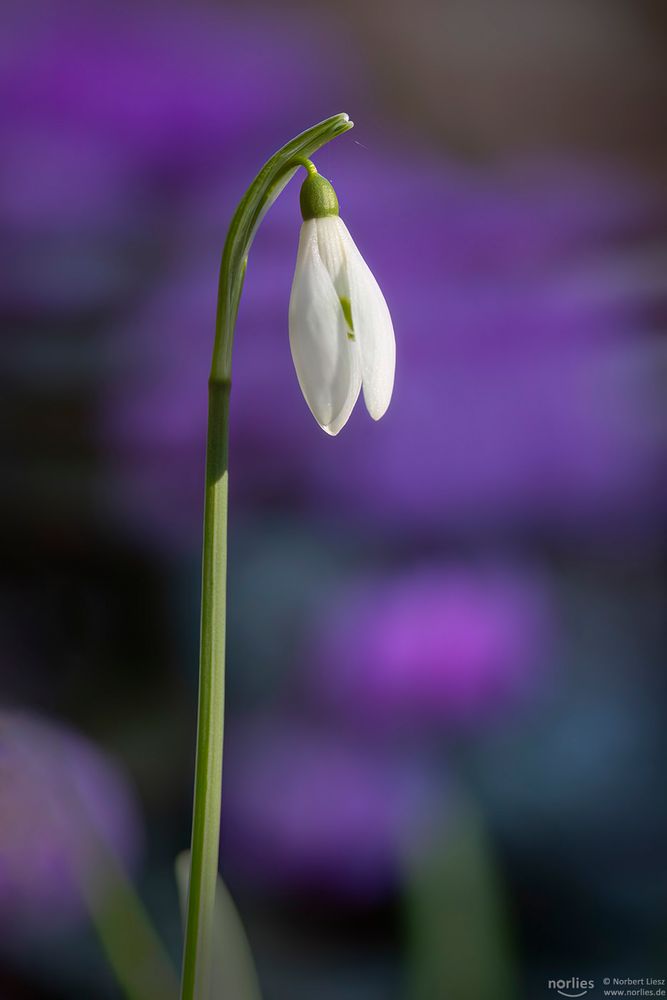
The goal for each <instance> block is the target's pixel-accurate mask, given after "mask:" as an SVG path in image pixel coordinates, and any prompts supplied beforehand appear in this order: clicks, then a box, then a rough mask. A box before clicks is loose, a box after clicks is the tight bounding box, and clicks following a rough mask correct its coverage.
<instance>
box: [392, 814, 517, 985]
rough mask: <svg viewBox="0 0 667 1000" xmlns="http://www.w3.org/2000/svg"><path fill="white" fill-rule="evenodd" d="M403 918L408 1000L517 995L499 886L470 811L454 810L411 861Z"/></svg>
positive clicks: (485, 843)
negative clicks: (406, 935)
mask: <svg viewBox="0 0 667 1000" xmlns="http://www.w3.org/2000/svg"><path fill="white" fill-rule="evenodd" d="M422 847H423V845H422ZM407 918H408V988H407V997H408V998H409V1000H513V998H514V997H516V996H517V987H516V980H515V967H514V957H513V954H512V947H511V940H510V938H511V936H510V933H509V926H508V921H507V916H506V913H505V907H504V898H503V891H502V885H501V881H500V879H499V876H498V871H497V869H496V865H495V862H494V859H493V856H492V852H491V850H490V844H489V842H488V837H487V834H486V831H485V830H484V827H483V824H482V821H481V818H480V816H479V815H478V813H477V812H476V811H475V810H474V809H473V808H471V807H469V806H468V807H466V806H461V808H460V809H459V810H458V812H457V813H454V814H453V815H452V816H451V817H450V818H449V820H448V821H447V822H445V823H444V824H443V826H442V827H441V828H440V830H439V831H437V835H435V836H433V838H432V839H431V842H430V844H429V845H427V846H426V849H425V850H424V849H422V850H421V851H420V852H419V853H418V854H416V855H415V856H414V857H413V859H412V861H411V864H410V868H409V871H408V881H407Z"/></svg>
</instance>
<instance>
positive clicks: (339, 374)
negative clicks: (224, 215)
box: [289, 219, 361, 434]
mask: <svg viewBox="0 0 667 1000" xmlns="http://www.w3.org/2000/svg"><path fill="white" fill-rule="evenodd" d="M289 335H290V347H291V349H292V358H293V360H294V367H295V368H296V373H297V376H298V379H299V385H300V386H301V391H302V392H303V394H304V396H305V399H306V402H307V403H308V406H309V407H310V409H311V412H312V414H313V416H314V417H315V419H316V420H317V422H318V424H319V425H320V427H322V428H323V429H324V430H326V431H327V433H328V434H337V433H338V431H339V430H340V429H341V427H343V425H344V424H345V423H346V422H347V419H348V417H349V416H350V413H351V412H352V407H353V406H354V404H355V402H356V400H357V397H358V395H359V389H360V387H361V364H360V359H359V350H358V347H357V344H356V342H355V341H352V340H349V339H348V336H347V325H346V323H345V317H344V315H343V310H342V308H341V304H340V300H339V298H338V294H337V292H336V289H335V288H334V285H333V282H332V280H331V277H330V276H329V273H328V271H327V269H326V267H325V266H324V263H323V261H322V258H321V257H320V253H319V250H318V245H317V229H316V225H315V220H313V219H309V220H308V221H307V222H304V223H303V225H302V227H301V236H300V238H299V252H298V255H297V261H296V269H295V271H294V281H293V283H292V294H291V297H290V306H289Z"/></svg>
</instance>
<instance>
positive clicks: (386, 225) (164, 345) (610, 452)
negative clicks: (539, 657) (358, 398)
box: [102, 133, 667, 541]
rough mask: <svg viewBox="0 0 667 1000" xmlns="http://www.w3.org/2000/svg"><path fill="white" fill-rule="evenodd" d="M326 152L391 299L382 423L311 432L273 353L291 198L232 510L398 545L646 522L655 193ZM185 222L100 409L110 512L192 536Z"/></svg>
mask: <svg viewBox="0 0 667 1000" xmlns="http://www.w3.org/2000/svg"><path fill="white" fill-rule="evenodd" d="M362 134H363V133H362ZM335 146H336V148H335V149H334V148H333V147H332V148H331V149H327V150H323V151H322V153H321V156H320V158H319V161H318V162H319V163H320V166H321V169H322V171H323V172H324V173H325V174H328V175H329V176H331V177H332V179H333V180H334V181H335V185H336V189H337V191H338V193H339V196H340V199H341V205H342V206H343V207H344V210H345V213H346V215H347V216H348V217H349V218H350V219H354V226H355V233H356V234H357V235H358V242H359V246H360V248H361V249H362V251H363V253H364V255H365V257H366V259H367V260H368V261H369V264H370V265H371V267H372V268H373V270H374V272H375V273H376V274H377V276H378V280H379V281H380V282H381V284H382V287H383V288H384V289H385V291H386V296H387V300H388V302H389V306H390V308H391V311H392V315H393V317H394V320H395V327H396V331H397V342H398V367H397V379H396V389H395V395H394V399H393V401H392V406H391V408H390V410H389V412H388V414H387V416H386V419H385V420H383V421H382V423H381V424H379V425H378V424H374V423H372V422H371V421H368V420H365V419H364V417H363V414H357V415H355V416H354V417H353V419H352V421H351V424H350V426H349V427H348V428H346V429H345V433H343V434H341V435H340V436H339V437H338V438H337V439H336V441H335V442H333V443H331V442H328V441H322V440H321V436H320V435H318V434H317V433H316V430H317V428H312V427H309V426H308V420H307V419H305V418H306V417H307V414H304V411H303V404H302V400H301V399H300V395H299V391H298V386H297V384H296V380H295V378H294V374H293V371H292V369H291V362H290V358H289V350H288V344H287V332H286V331H287V322H286V316H287V302H288V298H289V288H290V281H291V271H292V266H293V251H294V246H295V242H296V239H297V234H298V226H299V217H298V209H297V205H296V200H297V190H296V187H295V188H294V190H292V191H290V190H288V191H287V192H286V194H285V195H283V197H282V198H281V199H279V201H278V203H277V204H276V205H275V206H274V208H273V209H272V211H271V213H270V215H269V217H268V218H267V220H266V222H265V224H264V226H263V227H262V230H260V232H259V234H258V237H257V240H256V244H255V247H254V248H253V251H252V254H251V260H250V266H249V270H248V276H247V279H246V291H245V296H244V300H243V301H242V303H241V311H240V316H239V324H238V332H237V345H236V348H235V351H236V356H235V376H234V392H233V398H232V417H231V434H232V453H231V454H232V465H233V469H234V476H233V484H234V485H233V489H235V490H236V491H237V493H236V496H237V497H242V499H243V501H244V504H246V505H247V504H248V503H250V504H252V503H255V504H257V503H259V504H261V503H263V502H265V501H268V502H271V503H274V504H275V503H276V502H279V501H282V500H286V501H288V502H289V503H290V504H292V505H301V506H302V507H307V506H308V505H310V504H316V505H317V506H318V507H319V508H320V509H326V510H328V511H329V512H330V513H331V514H333V515H335V516H339V517H348V518H354V519H357V520H358V521H361V522H366V523H368V524H370V523H373V524H374V525H381V526H382V525H383V526H384V528H385V529H386V530H391V531H395V530H403V531H405V530H408V531H411V532H415V531H417V532H420V533H421V532H425V533H432V532H433V531H436V532H441V531H442V530H456V531H461V530H464V531H465V530H467V529H474V530H480V529H481V530H488V529H491V530H497V529H500V530H503V531H507V530H515V529H520V530H521V531H525V530H526V529H530V530H534V531H535V530H549V531H564V530H565V531H574V532H582V531H583V532H584V533H590V534H596V533H600V532H601V533H604V532H608V531H610V530H611V531H612V532H617V531H625V530H637V529H640V530H650V529H651V526H652V525H653V526H655V524H656V523H657V521H658V520H659V513H660V510H661V507H662V503H663V500H664V482H663V478H662V477H663V471H664V457H665V439H664V434H663V432H662V427H663V420H664V403H663V401H662V399H661V396H660V394H659V391H658V385H657V378H656V367H657V365H658V364H659V363H660V359H661V351H662V347H661V345H660V343H659V339H658V338H657V337H656V336H655V335H656V333H657V331H658V330H659V328H660V324H661V322H662V318H661V317H662V316H663V315H664V283H663V281H662V278H661V273H660V271H661V260H662V255H661V251H660V245H661V244H660V242H659V241H660V240H662V239H664V233H665V231H667V215H666V214H665V211H664V210H663V208H662V206H661V204H660V202H659V200H658V199H657V198H656V197H655V196H653V195H652V194H651V193H650V192H649V191H647V190H646V189H645V187H644V186H643V185H642V184H641V183H640V182H639V181H634V180H632V178H630V177H623V176H621V175H619V174H617V173H615V172H614V171H612V170H606V171H605V170H604V169H602V168H601V167H586V166H585V165H580V164H577V163H572V162H552V163H539V164H538V163H533V164H531V163H526V164H524V165H523V166H521V165H517V166H516V168H515V169H514V170H508V171H507V172H506V173H504V174H502V173H499V172H493V171H491V170H487V171H484V170H481V169H479V170H475V171H473V170H471V169H464V168H462V167H456V166H454V165H452V164H451V163H450V162H448V161H447V160H446V159H444V158H442V157H439V156H438V155H435V154H433V155H431V154H426V153H425V154H424V155H422V156H420V157H419V158H417V159H411V160H409V161H406V160H405V159H404V157H403V155H402V154H401V153H399V152H398V150H397V149H396V148H394V147H386V146H381V145H380V144H379V143H378V144H376V145H375V146H374V147H373V148H372V149H371V150H363V149H360V148H359V147H355V146H354V145H352V144H351V143H350V142H349V141H348V140H347V138H345V139H342V140H339V141H338V142H337V143H336V144H335ZM200 215H203V212H201V210H200ZM208 217H209V219H210V218H211V217H212V216H211V213H209V216H208ZM197 218H199V216H198V217H197ZM218 218H219V225H220V228H219V232H218V239H219V240H220V241H221V240H222V238H223V233H224V225H225V220H223V219H222V218H221V217H220V215H218ZM199 225H200V223H199V222H198V221H197V219H195V217H194V216H193V229H192V234H191V238H192V240H193V245H197V241H198V239H199V247H200V249H199V251H198V252H195V253H193V254H192V256H191V258H190V260H191V263H190V265H189V266H188V267H187V268H186V269H182V270H181V272H180V274H179V273H175V274H173V275H172V277H171V278H170V279H169V280H168V282H167V283H166V285H165V287H164V289H163V290H157V291H156V296H155V299H154V301H153V302H152V303H149V304H148V305H147V308H146V311H145V312H144V313H138V314H135V316H134V317H133V319H132V320H131V322H130V323H128V324H123V327H121V328H119V330H118V333H117V338H118V342H119V344H123V345H124V348H123V351H124V353H123V359H124V360H123V365H122V366H120V367H119V370H118V380H117V381H116V382H115V384H114V385H111V386H110V393H109V396H108V397H107V400H106V409H105V412H104V413H103V417H102V422H103V429H102V433H103V435H104V437H105V440H106V442H107V445H108V448H109V456H110V468H111V469H112V470H113V473H114V475H115V477H116V487H117V489H118V498H117V500H118V509H120V510H122V511H123V512H124V514H125V515H126V516H128V517H129V518H132V519H134V521H135V524H139V525H141V529H142V530H144V531H148V532H156V533H157V532H160V531H165V532H168V533H169V534H170V536H171V540H172V541H174V540H176V541H178V540H180V541H183V540H184V539H187V538H189V539H190V541H192V540H194V539H196V538H197V537H198V532H199V516H200V510H201V492H200V490H199V486H198V485H195V488H194V489H193V488H191V487H187V486H185V485H184V483H185V482H187V481H190V480H192V481H193V482H194V483H195V484H198V483H199V482H200V481H201V470H202V462H203V440H204V436H205V430H204V428H205V398H204V396H205V391H204V386H205V382H206V374H207V369H208V364H209V356H210V351H211V339H212V329H211V323H212V320H211V317H212V316H213V315H214V308H215V302H214V297H215V280H214V263H215V261H214V262H212V261H210V260H208V257H207V256H206V254H208V253H209V249H210V246H211V241H210V234H209V232H208V231H207V236H206V241H205V242H206V247H207V248H209V249H207V250H206V254H204V253H203V250H204V241H203V240H202V238H201V237H199V238H198V237H197V230H198V226H199ZM202 254H203V256H202ZM215 257H216V261H217V253H216V255H215ZM188 320H189V322H188ZM186 326H187V335H184V329H185V327H186ZM184 491H186V492H187V497H186V496H185V495H184ZM160 508H162V510H163V511H164V512H165V513H164V516H159V515H158V516H157V517H156V511H159V510H160ZM166 511H171V514H170V515H169V514H167V513H166ZM170 517H171V519H172V520H171V527H170V525H169V523H168V522H169V518H170ZM163 537H164V536H163Z"/></svg>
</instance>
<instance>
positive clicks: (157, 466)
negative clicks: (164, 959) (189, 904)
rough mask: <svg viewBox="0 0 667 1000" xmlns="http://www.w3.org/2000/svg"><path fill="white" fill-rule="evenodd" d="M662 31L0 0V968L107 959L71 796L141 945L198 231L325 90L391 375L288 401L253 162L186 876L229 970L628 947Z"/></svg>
mask: <svg viewBox="0 0 667 1000" xmlns="http://www.w3.org/2000/svg"><path fill="white" fill-rule="evenodd" d="M666 50H667V17H666V16H665V8H664V6H663V5H662V4H661V3H657V2H652V0H635V2H634V3H632V4H630V3H627V2H621V0H589V2H587V3H585V4H582V3H580V2H578V0H503V2H502V3H498V2H494V0H439V2H436V0H413V2H411V3H409V4H406V3H400V2H399V0H385V2H384V3H379V2H378V0H370V2H366V3H364V4H359V3H351V2H348V0H342V2H341V3H340V4H339V5H337V7H336V9H335V10H334V9H333V8H332V7H331V5H328V4H324V3H320V2H317V0H312V2H310V3H308V4H295V5H293V6H285V7H280V6H276V5H271V4H266V5H262V4H260V3H256V2H250V3H244V4H243V5H241V4H239V5H238V6H237V5H235V4H225V5H222V4H217V3H207V4H205V3H197V2H195V3H189V4H186V3H180V4H178V3H174V2H161V3H157V2H155V3H150V2H146V0H140V2H136V0H135V2H133V3H129V2H127V3H126V2H118V0H117V2H114V3H103V2H100V3H89V2H83V0H81V2H76V0H75V2H73V3H69V4H55V3H54V4H51V3H48V2H40V0H9V2H7V3H6V4H5V5H4V13H3V31H2V35H1V36H0V149H1V151H2V152H1V153H0V227H1V231H2V241H1V245H0V254H1V265H0V312H1V313H2V329H3V345H2V352H1V355H0V359H1V360H0V371H1V372H2V379H3V390H2V397H1V398H2V404H3V409H4V417H3V421H2V441H3V445H4V447H3V460H2V466H1V470H2V471H1V476H2V479H1V489H0V508H1V510H2V518H1V520H0V524H1V530H2V552H3V559H2V569H1V577H0V588H1V596H2V601H1V605H0V657H1V659H2V675H1V676H2V687H1V708H0V937H1V938H2V940H1V942H0V996H1V997H2V998H3V1000H5V998H6V1000H15V998H16V1000H23V998H38V1000H64V998H67V1000H69V998H72V1000H79V998H81V1000H90V998H93V1000H97V998H99V1000H112V998H116V997H118V996H120V995H121V994H120V992H119V988H118V987H117V986H116V984H115V981H114V977H113V975H112V973H111V971H110V969H109V967H108V965H107V963H106V961H105V958H104V955H103V953H102V950H101V949H100V946H99V944H98V942H97V939H96V936H95V933H94V930H93V928H92V925H91V922H90V920H89V918H88V917H87V916H86V911H85V907H84V906H83V904H82V903H81V900H80V899H79V898H78V893H77V889H76V885H74V884H73V883H74V882H75V881H76V880H75V878H74V875H73V873H74V872H76V870H77V859H79V858H80V857H81V856H82V853H85V847H83V846H82V838H83V840H85V837H84V833H85V828H86V824H90V821H91V819H92V820H93V821H94V825H95V827H96V829H97V831H98V833H99V832H102V833H103V835H104V838H105V839H107V840H108V842H109V843H110V844H111V846H112V847H113V848H114V850H116V852H117V853H118V854H119V856H121V857H122V858H123V860H124V862H125V863H126V865H127V867H128V869H129V870H130V871H131V872H132V874H133V877H134V879H135V882H136V885H137V887H138V890H139V893H140V895H141V898H142V900H143V902H144V904H145V906H146V907H147V909H148V911H149V913H150V915H151V917H152V919H153V921H154V923H155V925H156V927H157V929H158V931H159V934H160V935H161V937H162V939H163V940H164V942H165V945H166V947H167V949H168V951H169V952H170V954H171V956H172V958H173V961H174V962H175V963H178V962H179V960H180V921H179V913H178V902H177V896H176V889H175V885H174V879H173V862H174V858H175V856H176V855H177V853H178V852H179V851H181V850H182V849H183V848H185V847H186V846H187V844H188V841H189V833H190V809H191V794H192V775H193V763H194V731H195V712H196V684H197V646H198V615H199V565H200V537H201V519H202V480H203V458H204V435H205V419H206V412H205V411H206V379H207V373H208V365H209V359H210V352H211V347H212V334H213V324H214V311H215V295H216V282H217V271H218V266H219V258H220V253H221V249H222V244H223V241H224V237H225V232H226V226H227V224H228V222H229V219H230V217H231V213H232V212H233V209H234V207H235V205H236V203H237V202H238V200H239V198H240V197H241V195H242V194H243V192H244V190H245V188H246V187H247V185H248V184H249V182H250V180H251V179H252V177H253V176H254V173H255V172H256V171H257V169H258V168H259V167H260V166H261V164H262V163H263V162H264V160H265V159H266V158H267V157H268V156H269V155H270V154H271V153H272V152H273V151H274V149H275V148H277V147H278V146H279V145H281V144H282V143H283V142H285V141H287V140H288V139H289V138H291V137H292V136H293V135H295V134H296V133H297V132H300V131H302V130H303V129H304V128H306V127H308V126H309V125H311V124H313V123H314V122H316V121H318V120H320V119H322V118H325V117H327V116H329V115H330V114H335V113H337V112H340V111H347V112H348V113H349V114H350V116H351V117H352V118H353V119H354V120H355V122H356V127H355V129H354V131H352V132H351V133H349V134H348V135H346V136H344V137H343V138H341V139H339V140H337V141H336V142H335V143H334V144H333V145H332V146H330V147H327V148H326V149H325V150H323V151H322V152H321V153H320V154H319V155H318V156H317V157H316V158H315V159H316V163H317V165H318V167H319V168H320V170H321V171H322V172H323V173H324V174H325V175H327V176H329V177H330V179H331V180H332V181H333V183H334V184H335V186H336V189H337V191H338V195H339V199H340V203H341V214H342V215H343V218H344V219H345V221H346V223H347V225H348V226H349V228H350V230H351V232H352V234H353V236H354V237H355V239H356V241H357V243H358V245H359V247H360V249H361V251H362V253H363V254H364V256H365V257H366V259H367V260H368V262H369V264H370V266H371V268H372V269H373V271H374V272H375V274H376V276H377V278H378V280H379V282H380V284H381V286H382V287H383V290H384V292H385V295H386V298H387V301H388V303H389V306H390V309H391V311H392V315H393V318H394V325H395V329H396V335H397V344H398V364H397V380H396V389H395V395H394V400H393V402H392V405H391V408H390V410H389V412H388V414H387V416H386V417H385V418H384V419H383V420H382V421H381V422H380V423H378V424H373V423H372V421H371V420H370V419H369V418H368V417H367V415H366V414H365V412H364V411H363V407H357V409H356V410H355V412H354V414H353V416H352V418H351V420H350V423H349V425H348V426H347V427H346V428H345V429H344V431H343V432H342V433H341V435H340V436H339V437H338V438H335V439H329V438H327V437H325V435H323V434H322V432H321V431H320V430H319V428H318V427H317V426H316V424H315V423H314V421H313V420H312V418H311V416H310V414H309V413H308V411H307V408H306V406H305V404H304V402H303V399H302V398H301V395H300V391H299V388H298V385H297V381H296V377H295V375H294V372H293V369H292V362H291V359H290V355H289V347H288V339H287V305H288V300H289V291H290V282H291V277H292V272H293V267H294V262H295V255H296V244H297V239H298V231H299V225H300V217H299V212H298V185H297V182H294V183H293V184H292V185H291V186H290V187H288V188H287V189H286V191H285V193H284V194H283V195H282V197H281V198H280V200H279V202H278V203H277V204H276V205H275V206H274V208H273V209H272V210H271V212H270V213H269V215H268V216H267V218H266V220H265V222H264V224H263V226H262V229H261V231H260V233H259V234H258V236H257V239H256V242H255V245H254V248H253V250H252V252H251V256H250V264H249V269H248V275H247V279H246V283H245V291H244V298H243V301H242V304H241V311H240V317H239V323H238V328H237V342H236V348H235V359H234V370H235V376H234V391H233V394H232V414H231V437H232V446H231V447H232V453H231V484H232V485H231V491H232V500H231V532H230V535H231V537H230V577H229V595H230V622H229V657H228V726H227V732H226V742H225V776H224V782H223V787H224V790H223V821H222V822H223V834H222V873H223V876H224V878H225V880H226V882H227V884H228V886H229V887H230V889H231V891H232V893H233V895H234V897H235V899H236V901H237V904H238V907H239V910H240V913H241V915H242V917H243V920H244V922H245V924H246V928H247V932H248V936H249V939H250V942H251V946H252V948H253V952H254V954H255V958H256V962H257V966H258V970H259V976H260V979H261V983H262V988H263V991H264V995H265V998H266V1000H306V998H309V1000H310V998H314V997H316V998H317V1000H343V998H345V1000H449V998H451V1000H487V998H489V1000H491V998H493V1000H498V998H501V1000H502V998H507V1000H520V998H525V1000H535V998H538V997H541V996H545V997H546V996H549V995H553V990H551V991H550V990H549V989H548V980H549V979H550V978H567V977H572V976H579V977H580V978H582V979H585V978H592V979H594V980H595V981H596V983H597V984H598V985H599V984H600V983H601V981H602V979H603V977H605V976H614V975H616V976H631V977H646V976H649V975H654V976H658V977H660V976H665V975H666V974H667V959H666V945H665V931H667V919H666V916H667V915H666V911H665V889H666V888H667V884H666V883H667V868H666V865H665V861H666V856H667V846H666V837H665V835H666V834H667V801H666V798H665V793H664V774H663V770H664V769H663V762H664V759H665V749H666V747H665V743H666V738H665V727H664V706H665V698H666V691H665V680H664V670H663V667H664V654H665V616H664V606H665V605H664V598H665V572H664V570H665V565H664V555H665V546H664V542H665V536H664V530H663V525H664V508H665V499H666V491H665V458H666V455H667V440H666V431H665V428H666V426H667V425H666V422H665V375H666V366H665V360H666V356H665V340H664V337H665V326H666V323H667V286H666V279H665V273H666V272H665V265H666V263H667V186H666V184H665V174H664V169H665V163H666V160H667V133H666V132H665V129H664V108H665V98H666V91H667V60H666V59H665V55H666ZM73 775H74V776H75V778H76V782H77V790H78V792H79V795H78V801H79V802H80V804H81V805H82V807H83V815H84V818H83V819H82V818H81V817H80V816H78V815H75V813H74V812H73V811H72V810H67V809H66V810H63V804H62V801H63V800H62V795H61V794H60V791H59V789H60V787H61V783H65V784H67V783H68V782H69V783H71V782H72V780H73V777H72V776H73Z"/></svg>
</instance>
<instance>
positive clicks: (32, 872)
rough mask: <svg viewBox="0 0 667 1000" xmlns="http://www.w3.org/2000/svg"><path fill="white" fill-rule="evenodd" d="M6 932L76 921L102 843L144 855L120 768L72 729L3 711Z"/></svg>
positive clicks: (1, 851)
mask: <svg viewBox="0 0 667 1000" xmlns="http://www.w3.org/2000/svg"><path fill="white" fill-rule="evenodd" d="M0 817H1V821H0V927H2V928H3V932H7V933H8V932H9V930H10V929H11V930H12V931H15V930H18V929H21V928H22V927H28V926H29V927H37V926H42V925H46V924H49V923H51V922H53V921H54V920H58V921H60V920H62V919H64V918H71V917H74V916H76V915H77V914H78V913H79V912H80V911H81V909H82V905H83V903H82V893H81V884H82V881H81V880H82V879H90V878H93V877H94V874H95V871H94V864H95V862H94V858H95V856H96V855H97V854H98V851H99V844H100V843H101V844H103V845H104V847H105V849H107V850H110V851H112V852H113V853H114V854H115V855H116V856H117V857H119V858H120V859H121V860H122V861H123V863H125V864H130V865H131V864H132V863H133V862H135V861H136V860H137V858H138V855H139V851H140V848H141V843H142V830H141V823H140V819H139V814H138V811H137V806H136V803H135V800H134V797H133V795H132V792H131V790H130V788H129V787H128V785H127V783H126V781H125V779H124V778H123V776H122V774H121V772H120V771H119V770H118V768H117V767H116V766H115V765H114V764H113V763H112V762H111V761H110V760H109V759H108V758H106V757H104V756H103V755H102V754H101V753H100V752H99V751H98V750H97V749H95V747H93V746H92V745H91V744H90V743H88V742H87V741H86V740H84V739H83V738H82V737H80V736H78V735H76V734H75V733H73V732H72V731H70V730H68V729H65V728H64V727H62V726H59V725H56V724H54V723H51V722H46V721H44V720H42V719H39V718H37V717H35V716H30V715H27V714H25V713H22V712H14V711H7V710H3V711H2V712H0Z"/></svg>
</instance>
